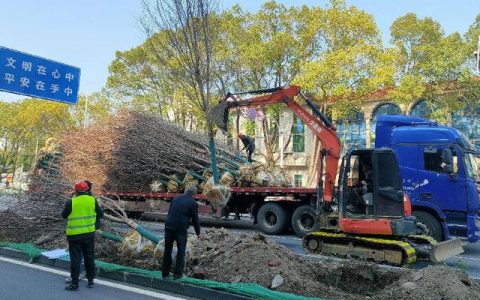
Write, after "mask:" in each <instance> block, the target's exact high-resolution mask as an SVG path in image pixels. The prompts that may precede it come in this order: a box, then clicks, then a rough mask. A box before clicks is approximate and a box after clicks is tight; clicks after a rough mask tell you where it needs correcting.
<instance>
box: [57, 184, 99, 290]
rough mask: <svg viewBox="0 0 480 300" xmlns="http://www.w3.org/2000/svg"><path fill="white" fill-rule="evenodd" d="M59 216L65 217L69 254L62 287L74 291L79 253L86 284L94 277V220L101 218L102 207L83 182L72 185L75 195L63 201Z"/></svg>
mask: <svg viewBox="0 0 480 300" xmlns="http://www.w3.org/2000/svg"><path fill="white" fill-rule="evenodd" d="M62 217H63V218H64V219H67V230H66V233H67V240H68V251H69V253H70V276H71V282H70V283H69V284H68V285H67V286H66V288H65V289H67V290H69V291H76V290H78V281H79V275H80V263H81V259H82V256H83V260H84V263H85V271H86V273H87V279H88V285H87V286H88V287H89V288H92V287H93V278H94V277H95V262H94V259H95V257H94V250H95V239H94V238H95V223H96V220H97V218H101V217H103V210H102V209H101V208H100V206H99V205H98V203H97V200H96V199H95V197H94V196H93V195H92V194H91V192H90V189H89V185H88V183H87V182H86V181H83V180H82V181H79V182H78V183H77V184H75V194H74V195H73V197H72V199H69V200H68V201H67V202H66V203H65V207H64V208H63V211H62Z"/></svg>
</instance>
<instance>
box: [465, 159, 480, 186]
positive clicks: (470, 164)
mask: <svg viewBox="0 0 480 300" xmlns="http://www.w3.org/2000/svg"><path fill="white" fill-rule="evenodd" d="M465 171H466V173H467V176H468V177H471V178H474V179H475V180H479V177H478V164H477V159H476V158H475V155H474V154H473V153H465Z"/></svg>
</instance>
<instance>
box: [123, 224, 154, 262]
mask: <svg viewBox="0 0 480 300" xmlns="http://www.w3.org/2000/svg"><path fill="white" fill-rule="evenodd" d="M154 248H155V247H154V245H153V243H152V242H151V241H150V240H148V239H146V238H144V237H142V236H141V235H140V234H139V233H138V232H137V231H135V230H130V231H129V232H128V233H127V234H126V235H125V237H124V239H123V241H122V243H121V244H120V249H121V250H122V253H123V254H124V255H127V256H132V257H135V256H137V255H141V254H142V255H143V254H147V253H152V254H153V250H154Z"/></svg>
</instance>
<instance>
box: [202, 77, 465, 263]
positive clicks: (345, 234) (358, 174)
mask: <svg viewBox="0 0 480 300" xmlns="http://www.w3.org/2000/svg"><path fill="white" fill-rule="evenodd" d="M246 94H248V95H256V96H254V97H252V98H247V99H241V98H240V95H246ZM297 99H303V100H304V101H305V104H306V107H308V108H309V109H310V110H311V113H310V112H309V111H308V110H307V108H305V107H304V106H302V105H300V104H299V103H298V102H297ZM277 103H283V104H285V105H286V106H287V107H288V108H289V109H290V110H292V112H293V113H294V114H295V115H296V116H297V117H298V118H300V119H301V120H302V121H303V123H304V124H305V125H306V126H308V128H310V130H311V131H312V133H313V134H314V135H315V136H316V137H317V138H318V139H319V140H320V144H321V147H320V153H319V154H320V155H319V160H318V164H317V166H316V168H317V202H316V212H317V214H316V215H317V217H316V218H317V220H316V221H317V226H316V227H315V230H312V231H311V232H310V233H307V234H306V235H305V236H304V238H303V247H304V249H305V251H306V252H308V253H312V254H320V255H329V256H340V257H353V258H360V259H365V260H370V261H375V262H378V263H387V264H391V265H397V266H404V265H410V264H413V263H414V262H415V261H416V259H417V257H418V258H421V259H427V260H431V261H434V262H438V261H443V260H445V259H446V258H448V257H451V256H454V255H457V254H459V253H461V252H463V248H462V244H461V240H459V239H453V240H448V241H445V242H441V243H437V242H436V241H435V240H434V239H433V238H431V237H429V236H424V235H416V233H417V225H416V220H415V217H413V216H411V205H410V200H409V199H408V196H406V195H405V194H404V193H403V189H402V181H401V178H400V171H399V167H398V162H397V159H396V156H395V153H394V152H393V151H392V150H391V149H387V148H381V149H355V150H352V151H350V152H349V153H348V154H347V155H345V156H344V157H343V159H342V162H341V165H340V169H339V178H338V187H337V188H335V180H336V178H337V170H338V168H339V167H338V165H339V160H340V151H341V146H340V140H339V139H338V136H337V134H336V129H335V127H334V126H333V125H332V123H331V122H330V121H329V120H328V118H327V117H326V116H325V115H324V114H323V113H322V112H321V111H320V110H319V109H318V108H317V107H316V105H315V104H314V103H313V102H312V101H311V100H310V99H309V98H308V97H306V96H305V94H303V93H302V92H301V90H300V88H299V87H298V86H294V85H290V86H286V87H276V88H272V89H263V90H255V91H248V92H242V93H228V94H227V95H226V96H225V97H224V99H223V100H222V101H221V102H220V103H218V105H216V106H215V107H213V108H212V110H211V111H210V118H211V120H212V121H213V122H214V123H215V124H216V125H217V126H218V127H219V128H220V129H222V130H223V131H224V132H226V131H227V126H228V113H229V110H230V109H231V108H234V107H242V106H255V107H258V106H266V105H271V104H277Z"/></svg>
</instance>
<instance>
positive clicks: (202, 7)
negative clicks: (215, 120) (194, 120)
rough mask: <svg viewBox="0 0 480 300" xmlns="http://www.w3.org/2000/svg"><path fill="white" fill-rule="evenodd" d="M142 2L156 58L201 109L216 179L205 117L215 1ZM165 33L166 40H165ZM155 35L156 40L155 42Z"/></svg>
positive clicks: (210, 129)
mask: <svg viewBox="0 0 480 300" xmlns="http://www.w3.org/2000/svg"><path fill="white" fill-rule="evenodd" d="M142 3H143V16H142V18H141V24H142V26H143V28H144V30H145V32H146V34H147V35H148V37H149V38H150V39H152V40H153V42H152V43H150V45H151V47H152V48H153V51H154V53H156V54H158V55H156V57H157V59H159V62H161V63H162V64H164V65H165V66H167V69H169V70H170V75H171V77H172V79H173V80H174V82H175V84H176V85H177V86H178V87H180V88H183V89H184V91H185V92H186V93H187V95H189V97H190V99H191V101H193V103H194V105H196V106H198V107H199V108H200V109H201V110H202V111H203V112H204V116H205V120H206V129H207V131H208V135H209V138H210V152H211V154H212V156H211V157H212V167H213V168H214V172H213V173H214V178H215V177H216V179H218V172H217V171H216V157H215V144H214V139H213V136H214V131H213V125H212V122H211V121H210V120H209V118H208V111H209V109H210V103H211V97H212V90H211V87H212V86H213V84H212V73H213V72H212V65H213V64H212V57H214V54H213V53H214V49H213V48H214V47H213V44H214V43H213V39H214V38H215V36H214V35H215V31H213V30H212V26H211V22H210V21H211V16H212V15H213V14H214V13H215V12H217V10H218V4H217V2H216V1H213V0H155V1H148V0H143V2H142ZM165 36H166V40H167V43H165V42H164V41H165V39H164V37H165ZM157 37H158V42H155V39H156V38H157ZM169 67H170V68H169ZM216 182H217V180H216Z"/></svg>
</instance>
